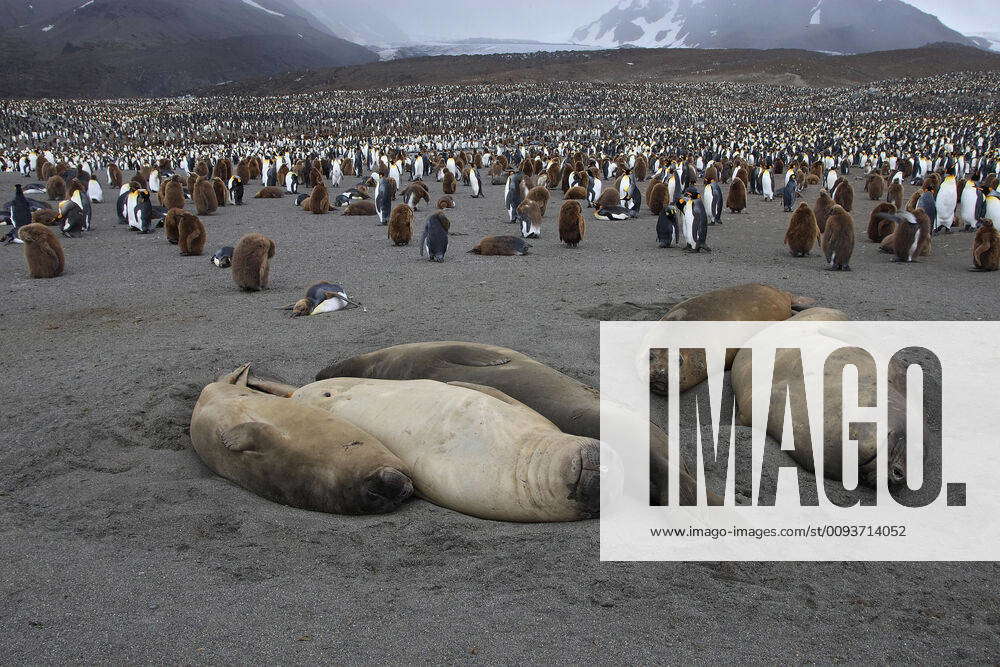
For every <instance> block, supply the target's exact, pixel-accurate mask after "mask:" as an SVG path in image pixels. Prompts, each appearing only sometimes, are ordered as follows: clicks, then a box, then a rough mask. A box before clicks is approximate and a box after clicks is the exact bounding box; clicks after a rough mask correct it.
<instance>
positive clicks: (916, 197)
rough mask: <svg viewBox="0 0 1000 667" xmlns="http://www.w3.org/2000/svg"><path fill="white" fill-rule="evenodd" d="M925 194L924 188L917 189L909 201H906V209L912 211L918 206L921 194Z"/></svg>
mask: <svg viewBox="0 0 1000 667" xmlns="http://www.w3.org/2000/svg"><path fill="white" fill-rule="evenodd" d="M922 194H924V193H923V191H922V190H917V191H916V192H914V193H913V194H912V195H910V199H909V201H907V202H906V210H907V211H912V210H913V209H915V208H916V207H917V202H918V201H920V195H922Z"/></svg>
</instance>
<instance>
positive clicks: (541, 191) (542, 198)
mask: <svg viewBox="0 0 1000 667" xmlns="http://www.w3.org/2000/svg"><path fill="white" fill-rule="evenodd" d="M525 199H530V200H532V201H534V202H536V203H537V204H538V208H540V209H541V211H542V217H545V209H546V208H548V205H549V191H548V190H546V189H545V187H544V186H541V185H539V186H536V187H533V188H531V189H530V190H528V194H527V196H526V197H525Z"/></svg>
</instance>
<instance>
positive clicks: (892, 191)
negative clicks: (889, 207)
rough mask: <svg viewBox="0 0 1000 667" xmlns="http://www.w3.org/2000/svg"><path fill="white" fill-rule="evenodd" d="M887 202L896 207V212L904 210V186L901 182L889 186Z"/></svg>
mask: <svg viewBox="0 0 1000 667" xmlns="http://www.w3.org/2000/svg"><path fill="white" fill-rule="evenodd" d="M885 200H886V201H887V202H889V203H890V204H893V205H894V206H895V207H896V210H897V211H898V210H900V209H902V208H903V184H902V183H900V182H899V181H893V182H892V183H890V184H889V189H888V190H887V191H886V194H885Z"/></svg>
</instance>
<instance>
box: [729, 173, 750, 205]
mask: <svg viewBox="0 0 1000 667" xmlns="http://www.w3.org/2000/svg"><path fill="white" fill-rule="evenodd" d="M746 207H747V184H746V183H745V182H744V181H743V179H741V178H735V177H734V178H733V184H732V185H730V186H729V193H728V194H727V195H726V208H728V209H729V211H730V212H731V213H742V212H743V211H744V210H745V209H746Z"/></svg>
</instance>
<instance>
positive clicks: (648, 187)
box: [646, 176, 663, 202]
mask: <svg viewBox="0 0 1000 667" xmlns="http://www.w3.org/2000/svg"><path fill="white" fill-rule="evenodd" d="M662 182H663V178H661V177H660V176H653V177H652V178H651V179H649V183H648V184H646V201H647V202H648V201H649V200H650V199H652V197H653V188H655V187H656V184H657V183H662Z"/></svg>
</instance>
